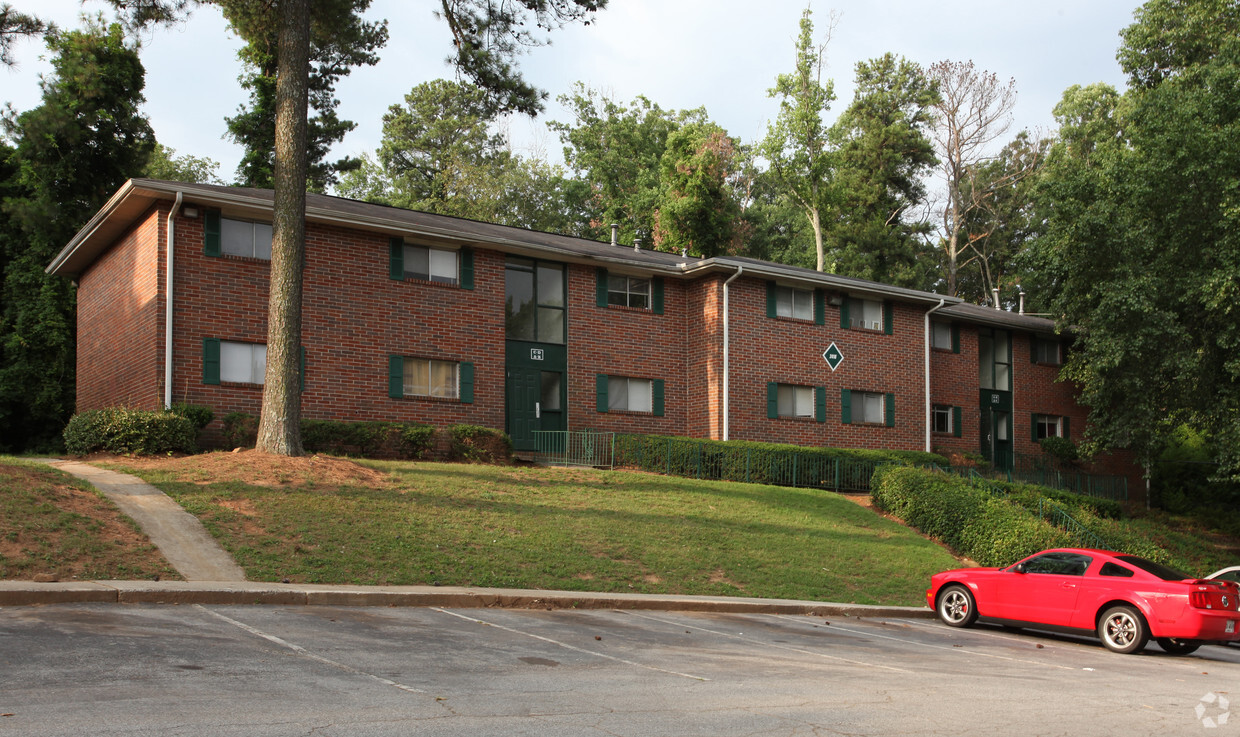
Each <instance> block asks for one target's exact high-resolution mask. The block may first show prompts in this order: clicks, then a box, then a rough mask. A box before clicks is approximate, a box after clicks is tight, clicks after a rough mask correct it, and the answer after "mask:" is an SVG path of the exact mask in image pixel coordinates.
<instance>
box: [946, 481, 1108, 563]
mask: <svg viewBox="0 0 1240 737" xmlns="http://www.w3.org/2000/svg"><path fill="white" fill-rule="evenodd" d="M949 470H950V472H951V473H954V474H956V475H957V476H960V477H961V478H963V479H965V480H966V481H968V482H969V484H970V485H971V486H973V487H975V488H978V489H982V490H984V491H987V492H989V493H991V494H994V495H995V496H1002V497H1005V498H1006V497H1010V496H1011V495H1010V494H1008V492H1007V489H1004V488H1003V487H1002V486H1000V485H999V484H997V483H995V481H994V479H988V478H986V477H985V476H983V475H982V474H980V473H978V472H977V470H976V469H973V468H959V467H956V468H952V469H949ZM1029 512H1031V513H1032V512H1033V510H1032V509H1030V510H1029ZM1037 515H1038V517H1039V518H1040V519H1044V520H1046V521H1047V522H1049V523H1051V524H1052V525H1054V526H1056V527H1058V528H1059V529H1061V530H1063V531H1064V532H1067V533H1068V534H1069V535H1071V536H1072V538H1073V542H1074V543H1075V544H1076V546H1077V547H1079V548H1097V549H1099V550H1109V547H1108V546H1107V544H1106V541H1105V540H1103V539H1102V538H1101V537H1099V536H1098V535H1096V534H1095V533H1094V532H1092V531H1091V530H1090V529H1089V528H1088V527H1086V526H1085V525H1083V524H1081V523H1080V522H1078V521H1077V520H1076V519H1075V518H1074V517H1073V516H1072V515H1070V514H1068V512H1067V510H1065V509H1064V508H1063V507H1061V506H1059V505H1058V504H1056V503H1055V502H1053V501H1051V500H1050V499H1046V498H1044V497H1038V511H1037Z"/></svg>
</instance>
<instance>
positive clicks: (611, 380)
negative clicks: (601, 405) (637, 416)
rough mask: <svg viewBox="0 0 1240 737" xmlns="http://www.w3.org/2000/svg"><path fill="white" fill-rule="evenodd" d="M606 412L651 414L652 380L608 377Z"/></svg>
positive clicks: (652, 407) (652, 406)
mask: <svg viewBox="0 0 1240 737" xmlns="http://www.w3.org/2000/svg"><path fill="white" fill-rule="evenodd" d="M607 411H608V412H645V413H647V414H649V413H653V412H654V380H653V379H639V378H634V377H630V376H608V377H607Z"/></svg>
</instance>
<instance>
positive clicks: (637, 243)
mask: <svg viewBox="0 0 1240 737" xmlns="http://www.w3.org/2000/svg"><path fill="white" fill-rule="evenodd" d="M633 250H634V251H640V250H642V239H641V238H634V239H633Z"/></svg>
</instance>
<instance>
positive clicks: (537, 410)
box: [534, 402, 542, 420]
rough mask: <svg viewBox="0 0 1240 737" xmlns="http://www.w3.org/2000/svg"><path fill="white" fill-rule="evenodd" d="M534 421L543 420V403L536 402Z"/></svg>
mask: <svg viewBox="0 0 1240 737" xmlns="http://www.w3.org/2000/svg"><path fill="white" fill-rule="evenodd" d="M534 419H536V420H541V419H542V402H534Z"/></svg>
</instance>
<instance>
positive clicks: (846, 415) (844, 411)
mask: <svg viewBox="0 0 1240 737" xmlns="http://www.w3.org/2000/svg"><path fill="white" fill-rule="evenodd" d="M840 422H843V423H844V424H845V425H851V424H852V391H851V390H849V389H841V390H840Z"/></svg>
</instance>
